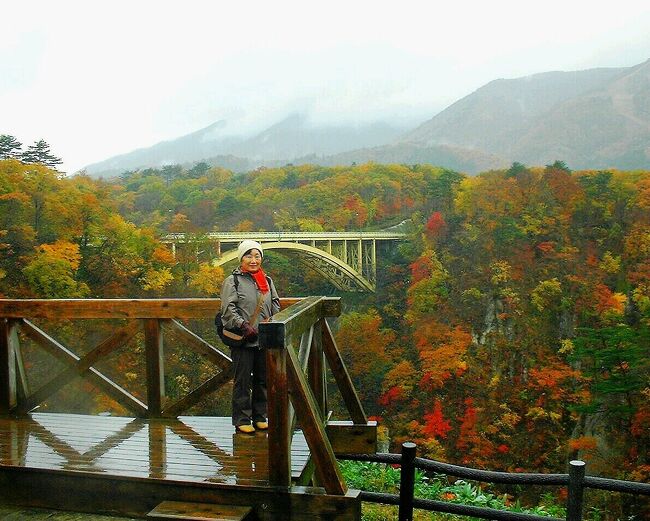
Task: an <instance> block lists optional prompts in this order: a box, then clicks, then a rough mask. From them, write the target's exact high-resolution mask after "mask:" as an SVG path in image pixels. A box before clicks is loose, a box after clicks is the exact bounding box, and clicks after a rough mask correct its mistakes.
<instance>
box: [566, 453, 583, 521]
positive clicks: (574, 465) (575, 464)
mask: <svg viewBox="0 0 650 521" xmlns="http://www.w3.org/2000/svg"><path fill="white" fill-rule="evenodd" d="M584 479H585V462H584V461H579V460H572V461H570V462H569V497H568V498H567V507H566V518H567V521H582V500H583V495H584V486H583V482H584Z"/></svg>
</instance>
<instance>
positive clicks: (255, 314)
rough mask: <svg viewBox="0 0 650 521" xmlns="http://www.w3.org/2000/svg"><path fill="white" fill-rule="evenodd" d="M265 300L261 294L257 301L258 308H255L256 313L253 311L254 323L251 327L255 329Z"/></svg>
mask: <svg viewBox="0 0 650 521" xmlns="http://www.w3.org/2000/svg"><path fill="white" fill-rule="evenodd" d="M263 300H264V293H260V296H259V298H258V299H257V306H255V311H253V317H254V318H253V321H252V322H251V326H253V327H255V324H257V321H258V320H259V318H260V309H262V301H263Z"/></svg>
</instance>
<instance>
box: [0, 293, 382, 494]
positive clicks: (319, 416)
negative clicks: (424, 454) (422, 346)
mask: <svg viewBox="0 0 650 521" xmlns="http://www.w3.org/2000/svg"><path fill="white" fill-rule="evenodd" d="M281 305H282V308H283V310H282V311H281V312H280V313H279V314H278V315H276V316H275V317H274V319H273V321H272V322H269V323H264V324H260V328H259V329H260V345H261V346H262V347H263V348H267V380H268V399H269V452H270V456H271V461H273V462H274V464H273V465H271V469H270V482H271V485H274V486H283V487H284V486H290V485H291V450H290V447H291V439H292V434H293V431H294V428H295V426H296V424H297V423H299V425H300V428H301V429H302V430H303V432H304V435H305V438H306V440H307V443H308V445H309V448H310V452H311V458H312V461H311V463H310V464H309V465H307V468H306V469H305V471H304V472H303V475H302V476H301V478H300V482H301V483H303V484H307V483H309V482H317V483H318V484H319V485H321V486H323V487H324V488H325V489H326V491H327V492H328V493H331V494H345V493H346V486H345V482H344V480H343V478H342V476H341V473H340V471H339V468H338V465H337V463H336V459H335V456H334V454H335V453H337V454H338V453H348V452H356V453H359V452H373V451H374V450H375V449H376V424H375V423H374V422H368V420H367V418H366V415H365V413H364V411H363V408H362V406H361V403H360V401H359V398H358V397H357V394H356V392H355V390H354V387H353V386H352V383H351V380H350V377H349V375H348V373H347V370H346V368H345V364H344V362H343V359H342V357H341V354H340V352H339V351H338V348H337V346H336V342H335V340H334V337H333V335H332V332H331V330H330V327H329V325H328V323H327V321H326V320H325V318H326V317H336V316H338V315H339V314H340V312H341V306H340V300H339V299H338V298H328V297H307V298H304V299H281ZM219 307H220V300H219V299H140V300H127V299H77V300H74V299H72V300H56V299H53V300H0V414H1V415H22V414H26V413H28V412H30V411H32V410H33V409H34V408H36V407H37V406H39V404H42V403H43V402H45V401H46V400H48V399H49V398H50V397H52V396H53V395H54V394H55V393H56V392H57V391H59V390H60V389H62V388H63V387H64V386H66V385H67V384H69V383H70V382H71V381H72V380H73V379H75V378H77V377H82V378H85V379H87V380H89V381H90V383H92V384H93V385H94V386H95V388H97V389H99V390H100V391H101V392H103V393H105V394H106V395H108V396H109V397H110V398H112V399H113V400H115V401H116V402H117V403H119V404H120V405H121V406H122V407H124V409H126V410H127V411H129V412H130V413H132V414H133V415H134V416H136V417H148V418H156V417H175V416H178V415H180V414H182V413H184V412H186V411H187V410H188V409H189V408H190V407H192V406H193V405H195V404H197V403H198V402H199V401H200V400H201V399H203V398H204V397H205V396H206V395H208V394H209V393H211V392H214V391H216V390H217V389H219V388H220V387H222V386H223V385H224V384H225V383H227V382H228V381H229V380H230V379H231V377H232V361H231V359H230V357H229V356H228V355H226V354H225V353H223V352H222V351H221V350H219V349H218V348H217V347H215V346H213V345H212V344H210V343H209V342H208V341H206V340H205V339H203V338H201V337H200V336H198V335H197V334H196V333H194V332H192V331H191V330H190V329H188V328H187V327H186V326H185V325H184V324H183V323H181V320H186V319H209V320H212V319H213V317H214V315H215V313H216V311H217V310H218V309H219ZM35 319H45V320H48V321H49V320H51V321H59V320H69V321H77V320H83V319H126V324H125V325H121V326H119V327H117V328H116V330H114V331H113V332H112V333H111V334H110V335H108V337H107V338H105V339H103V340H102V341H100V342H99V343H97V344H96V345H95V346H93V347H91V348H90V349H89V350H88V351H86V352H85V354H82V355H78V354H77V353H75V352H74V351H73V350H72V349H71V348H69V347H68V346H65V345H64V344H63V343H61V341H60V340H57V339H56V338H55V337H56V336H57V335H56V334H54V333H48V332H46V331H45V330H44V329H41V327H39V326H37V325H36V324H35V323H34V322H32V321H33V320H35ZM141 331H143V332H144V351H145V361H146V364H145V373H146V390H145V393H144V394H145V395H146V399H144V396H143V397H142V398H143V399H140V398H138V397H136V396H135V395H134V394H137V393H132V392H129V390H127V389H126V388H124V387H123V386H120V385H118V384H117V383H116V382H115V381H113V380H112V379H111V378H109V377H108V376H107V375H106V374H104V373H102V372H101V371H100V370H99V369H98V368H97V367H96V365H97V363H98V362H99V361H100V360H103V359H106V357H108V355H110V354H112V353H114V352H115V351H116V350H118V349H120V348H121V347H123V346H125V345H126V344H127V343H129V342H130V341H131V340H132V339H133V338H134V337H135V335H136V334H138V333H140V332H141ZM165 331H170V332H172V333H173V334H174V336H175V337H176V338H179V339H180V340H181V341H182V343H183V344H184V345H185V346H186V347H188V348H190V349H192V350H193V351H195V352H198V353H200V354H201V355H203V356H204V357H206V358H207V359H208V360H209V361H210V362H212V363H213V364H214V365H215V366H217V367H218V369H219V372H218V373H217V374H215V375H214V376H211V377H209V378H208V379H207V380H206V381H204V382H203V383H201V384H200V385H198V386H197V387H195V388H194V389H193V390H191V391H189V392H188V393H187V394H185V395H184V396H182V397H180V398H177V399H175V400H174V401H172V400H169V399H166V398H165V367H164V363H163V353H164V336H165V333H164V332H165ZM19 332H21V333H22V334H23V335H24V336H25V337H27V338H29V339H30V340H32V341H33V342H34V343H35V344H36V345H37V346H39V347H40V348H42V349H43V350H44V351H45V352H47V353H49V354H50V355H51V356H53V357H55V358H56V359H57V360H59V361H60V362H62V363H63V364H64V369H63V370H61V371H60V372H59V373H58V374H54V375H52V376H51V377H50V378H49V379H48V381H46V382H44V383H43V382H37V383H38V384H39V386H38V387H35V388H33V389H32V385H30V384H31V383H32V382H29V381H28V380H29V378H28V375H27V372H26V369H25V363H24V362H23V353H22V349H21V343H20V340H19V338H20V336H19ZM325 361H327V363H328V365H329V367H330V370H331V372H332V374H333V376H334V379H335V380H336V383H337V385H338V388H339V390H340V392H341V395H342V397H343V401H344V403H345V405H346V406H347V409H348V412H349V415H350V418H351V421H345V422H341V421H339V422H333V421H328V420H329V411H328V402H327V385H326V378H325V374H326V373H325ZM314 474H315V476H314Z"/></svg>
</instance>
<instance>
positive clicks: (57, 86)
mask: <svg viewBox="0 0 650 521" xmlns="http://www.w3.org/2000/svg"><path fill="white" fill-rule="evenodd" d="M0 17H1V20H2V23H1V24H0V26H1V30H0V134H11V135H14V136H16V137H17V138H18V140H19V141H21V142H22V143H23V144H24V145H25V147H26V146H27V145H28V144H31V143H32V142H33V141H35V140H38V139H41V138H42V139H45V140H46V141H47V142H48V143H49V144H50V145H51V147H52V151H53V152H54V153H55V154H56V155H58V156H61V157H62V158H63V159H64V165H63V166H62V170H64V171H67V172H69V173H73V172H75V171H77V170H79V169H81V168H82V167H83V166H85V165H87V164H90V163H94V162H97V161H101V160H103V159H107V158H108V157H110V156H113V155H116V154H120V153H125V152H129V151H131V150H133V149H135V148H140V147H146V146H150V145H152V144H154V143H157V142H159V141H162V140H166V139H173V138H176V137H179V136H181V135H184V134H187V133H189V132H192V131H194V130H198V129H200V128H202V127H205V126H207V125H209V124H211V123H213V122H215V121H217V120H220V119H227V120H229V121H231V122H232V126H233V127H234V128H238V129H241V131H252V130H256V129H261V128H262V127H263V126H264V125H267V124H270V123H273V122H276V121H277V120H278V119H280V118H281V117H282V116H285V115H287V114H288V113H290V112H294V111H297V110H300V111H304V112H307V113H309V114H310V117H311V118H312V120H313V121H315V122H328V121H340V120H346V121H353V122H360V123H361V122H367V121H372V120H376V119H379V118H390V119H392V120H397V119H401V120H403V121H413V120H415V121H417V122H423V121H425V120H426V119H429V118H430V117H432V116H434V115H435V114H436V113H437V112H439V111H440V110H442V109H444V108H445V107H446V106H448V105H449V104H451V103H453V102H454V101H456V100H458V99H460V98H462V97H464V96H466V95H467V94H470V93H471V92H473V91H474V90H476V89H478V88H479V87H481V86H482V85H484V84H485V83H487V82H489V81H491V80H493V79H497V78H516V77H520V76H526V75H529V74H535V73H538V72H546V71H550V70H581V69H588V68H593V67H628V66H632V65H636V64H638V63H641V62H644V61H646V60H647V59H650V2H648V0H619V1H617V2H598V1H594V0H591V1H582V0H579V1H571V0H563V1H556V0H547V1H546V2H526V1H522V0H516V1H499V0H492V1H491V2H483V1H476V2H470V1H463V0H455V1H446V2H435V1H432V0H428V1H420V2H415V1H408V0H401V1H395V0H393V1H391V2H384V1H377V0H374V1H354V0H346V1H338V0H329V1H328V2H318V3H316V2H305V1H304V0H303V1H300V2H293V1H291V2H290V1H283V0H274V1H270V2H269V1H266V2H258V1H250V0H249V1H246V2H224V1H213V0H212V1H198V0H184V1H182V2H179V1H177V0H176V1H173V2H167V1H161V0H157V1H144V0H129V1H122V0H112V1H87V0H85V1H74V0H57V1H54V2H53V1H48V0H43V1H35V0H19V1H14V2H3V5H2V6H1V7H0Z"/></svg>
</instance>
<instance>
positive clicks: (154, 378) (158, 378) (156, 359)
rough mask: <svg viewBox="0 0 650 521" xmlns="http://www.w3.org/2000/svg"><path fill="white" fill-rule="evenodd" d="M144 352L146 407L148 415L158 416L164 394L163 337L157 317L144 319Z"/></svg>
mask: <svg viewBox="0 0 650 521" xmlns="http://www.w3.org/2000/svg"><path fill="white" fill-rule="evenodd" d="M144 339H145V354H146V357H147V408H148V415H149V417H150V418H151V417H160V416H161V412H162V401H163V397H164V396H165V372H164V364H163V337H162V331H161V328H160V322H159V321H158V320H157V319H146V320H145V321H144Z"/></svg>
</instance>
